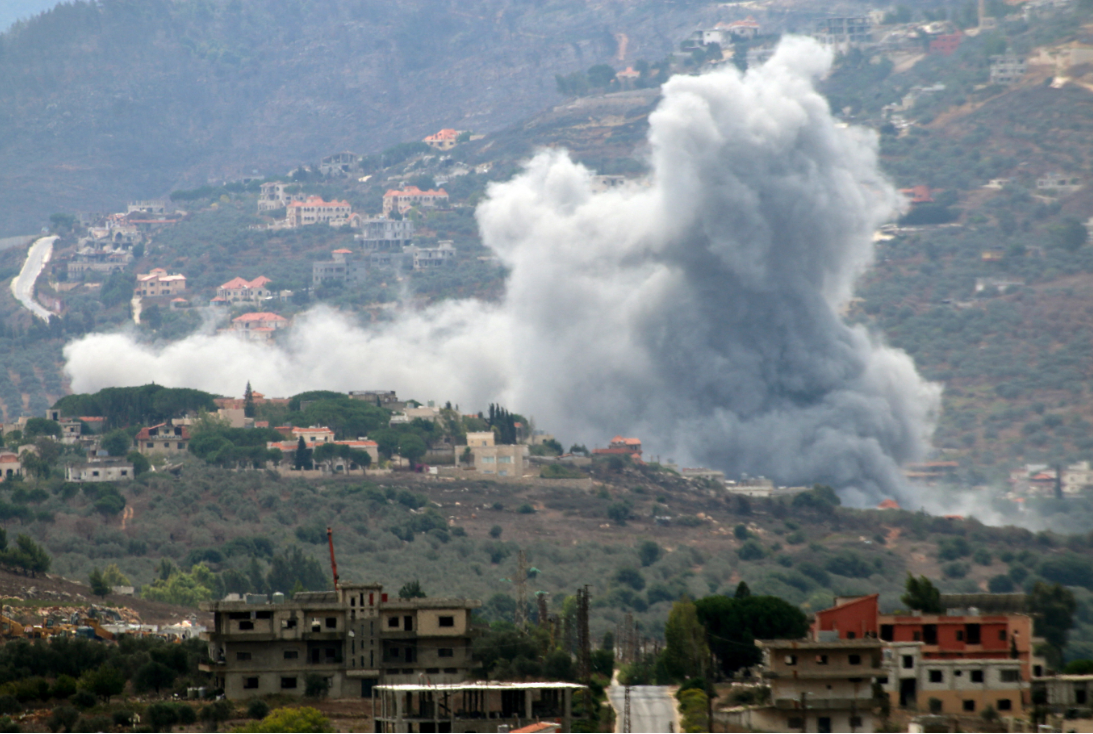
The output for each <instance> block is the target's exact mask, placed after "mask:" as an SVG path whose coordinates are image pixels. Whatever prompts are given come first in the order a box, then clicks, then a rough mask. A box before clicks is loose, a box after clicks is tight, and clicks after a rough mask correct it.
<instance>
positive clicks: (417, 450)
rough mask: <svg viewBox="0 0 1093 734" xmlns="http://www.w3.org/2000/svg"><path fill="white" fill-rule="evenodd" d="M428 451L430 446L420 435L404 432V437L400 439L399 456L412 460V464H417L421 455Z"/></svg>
mask: <svg viewBox="0 0 1093 734" xmlns="http://www.w3.org/2000/svg"><path fill="white" fill-rule="evenodd" d="M426 451H428V447H427V446H426V445H425V442H424V441H422V440H421V438H420V437H419V436H416V435H414V434H413V433H404V434H402V438H401V440H400V441H399V446H398V453H399V456H401V457H402V458H404V459H406V460H407V461H408V462H410V465H411V466H416V465H417V463H418V461H419V460H420V459H421V457H423V456H425V452H426Z"/></svg>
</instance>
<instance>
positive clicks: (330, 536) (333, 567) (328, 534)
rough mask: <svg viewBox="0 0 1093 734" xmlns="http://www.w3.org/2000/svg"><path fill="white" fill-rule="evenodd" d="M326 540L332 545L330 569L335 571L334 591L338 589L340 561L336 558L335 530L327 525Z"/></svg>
mask: <svg viewBox="0 0 1093 734" xmlns="http://www.w3.org/2000/svg"><path fill="white" fill-rule="evenodd" d="M326 542H327V543H328V544H329V545H330V570H331V571H332V572H333V573H334V591H337V590H338V562H337V561H336V560H334V531H333V530H331V529H330V526H329V525H327V526H326Z"/></svg>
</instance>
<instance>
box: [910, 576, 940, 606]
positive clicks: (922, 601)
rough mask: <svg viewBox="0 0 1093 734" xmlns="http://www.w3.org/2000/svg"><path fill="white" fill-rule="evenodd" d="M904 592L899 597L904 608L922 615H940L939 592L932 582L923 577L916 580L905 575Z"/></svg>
mask: <svg viewBox="0 0 1093 734" xmlns="http://www.w3.org/2000/svg"><path fill="white" fill-rule="evenodd" d="M905 589H906V592H905V593H904V595H903V596H901V597H900V601H901V602H903V604H904V606H906V607H907V608H908V609H911V610H917V611H920V612H922V613H923V614H941V612H942V611H943V610H942V609H941V592H940V591H938V589H937V587H936V586H934V585H933V582H931V581H930V579H928V578H926V577H925V576H919V577H918V578H917V579H916V578H915V577H914V576H912V575H911V574H907V582H906V584H905Z"/></svg>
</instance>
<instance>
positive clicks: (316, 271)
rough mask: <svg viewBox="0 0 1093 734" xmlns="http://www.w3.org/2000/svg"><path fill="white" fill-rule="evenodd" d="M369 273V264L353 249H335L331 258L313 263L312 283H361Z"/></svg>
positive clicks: (317, 284)
mask: <svg viewBox="0 0 1093 734" xmlns="http://www.w3.org/2000/svg"><path fill="white" fill-rule="evenodd" d="M366 275H368V265H367V263H366V262H365V261H364V260H361V259H359V258H358V257H357V253H355V252H353V251H352V250H345V249H341V250H334V251H333V252H332V253H331V259H330V260H323V261H320V262H313V263H311V283H312V285H316V286H319V285H322V284H323V283H327V282H331V283H359V282H360V281H362V280H364V278H365V276H366Z"/></svg>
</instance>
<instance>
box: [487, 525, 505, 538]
mask: <svg viewBox="0 0 1093 734" xmlns="http://www.w3.org/2000/svg"><path fill="white" fill-rule="evenodd" d="M503 532H505V529H504V528H502V527H501V526H500V525H494V526H493V527H492V528H490V537H491V538H494V539H495V540H496V539H497V538H500V537H501V533H503Z"/></svg>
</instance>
